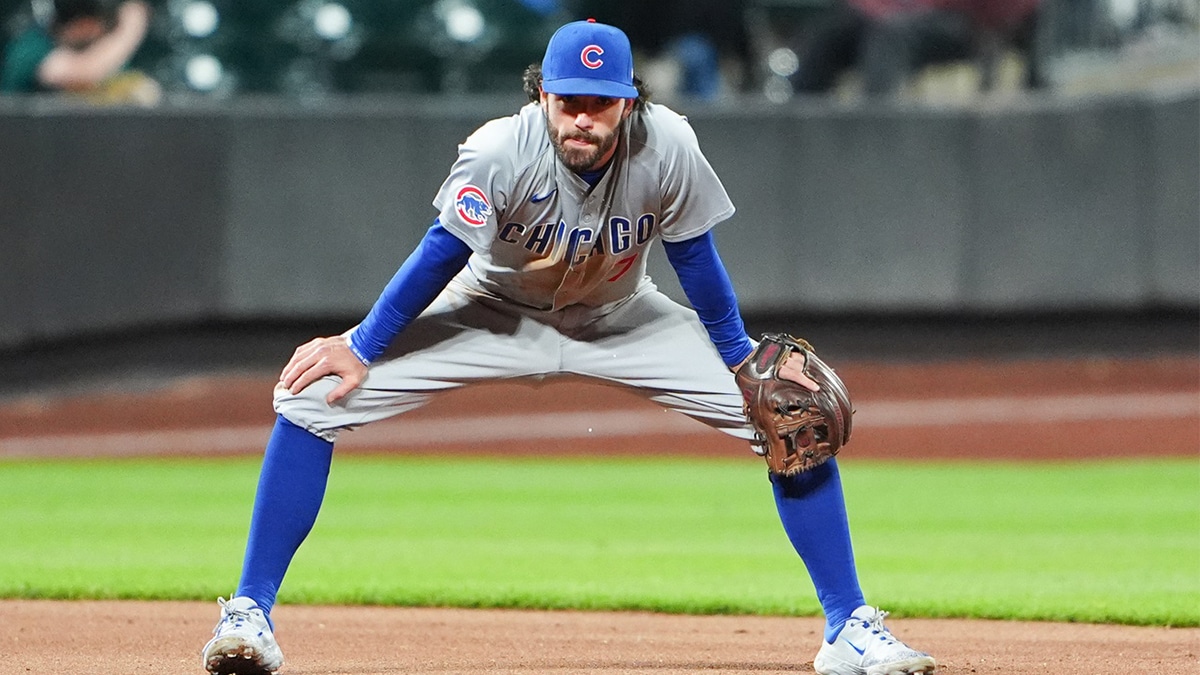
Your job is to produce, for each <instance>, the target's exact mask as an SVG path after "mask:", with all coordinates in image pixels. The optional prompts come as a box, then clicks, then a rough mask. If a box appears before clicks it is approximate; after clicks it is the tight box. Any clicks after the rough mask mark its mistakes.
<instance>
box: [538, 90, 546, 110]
mask: <svg viewBox="0 0 1200 675" xmlns="http://www.w3.org/2000/svg"><path fill="white" fill-rule="evenodd" d="M538 102H539V103H540V104H541V105H542V107H545V105H546V90H545V89H542V85H540V84H539V85H538Z"/></svg>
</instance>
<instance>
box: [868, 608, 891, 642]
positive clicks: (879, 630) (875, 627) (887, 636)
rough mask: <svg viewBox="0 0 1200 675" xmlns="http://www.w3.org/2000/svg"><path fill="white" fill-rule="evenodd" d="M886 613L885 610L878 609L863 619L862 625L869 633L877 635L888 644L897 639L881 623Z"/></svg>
mask: <svg viewBox="0 0 1200 675" xmlns="http://www.w3.org/2000/svg"><path fill="white" fill-rule="evenodd" d="M887 615H888V613H887V612H885V611H883V610H878V611H876V612H875V614H874V616H872V617H871V618H870V619H864V620H863V622H862V627H863V628H864V629H866V630H869V631H871V635H878V636H879V639H880V640H882V641H884V642H886V643H887V644H889V645H894V644H896V643H897V642H898V640H896V636H894V635H892V632H891V631H890V630H888V629H887V626H884V625H883V620H884V619H885V618H887Z"/></svg>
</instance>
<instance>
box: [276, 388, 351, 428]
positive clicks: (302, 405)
mask: <svg viewBox="0 0 1200 675" xmlns="http://www.w3.org/2000/svg"><path fill="white" fill-rule="evenodd" d="M336 386H337V382H336V381H334V380H331V379H330V378H322V379H320V380H317V381H316V382H314V383H312V384H311V385H309V386H307V387H305V388H304V389H303V390H301V391H300V392H299V393H296V394H293V393H292V392H290V391H288V388H287V387H285V386H283V384H282V383H280V384H277V385H275V401H274V406H275V412H276V413H278V414H280V415H282V416H283V417H284V418H285V419H287V420H288V421H289V422H291V423H292V424H295V425H296V426H298V427H301V428H303V429H307V430H308V431H309V432H311V433H313V434H314V435H316V436H319V437H321V438H323V439H325V440H327V441H335V440H337V433H338V429H339V423H338V422H337V420H336V411H335V410H334V409H333V408H331V407H330V406H329V404H328V403H326V402H325V397H326V396H327V395H328V394H329V392H330V391H332V390H333V388H334V387H336Z"/></svg>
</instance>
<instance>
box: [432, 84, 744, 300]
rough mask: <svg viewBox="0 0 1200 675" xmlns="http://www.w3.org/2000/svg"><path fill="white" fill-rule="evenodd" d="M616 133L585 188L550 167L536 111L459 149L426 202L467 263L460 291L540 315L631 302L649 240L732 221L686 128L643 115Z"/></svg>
mask: <svg viewBox="0 0 1200 675" xmlns="http://www.w3.org/2000/svg"><path fill="white" fill-rule="evenodd" d="M623 125H624V129H623V133H622V134H621V136H622V140H621V142H620V144H619V146H618V148H617V154H616V155H615V156H614V158H613V162H612V164H611V166H610V167H609V169H608V171H607V172H606V173H605V174H604V176H603V177H602V178H601V179H600V182H599V183H597V184H596V185H595V187H590V186H589V185H588V184H587V183H586V182H584V180H583V179H582V178H580V177H579V176H578V175H577V174H576V173H574V172H573V171H571V170H569V169H567V168H565V167H564V166H563V165H562V163H561V162H559V161H557V158H556V156H555V151H554V146H553V145H551V143H550V139H549V137H548V135H547V133H546V119H545V116H544V114H543V112H542V108H541V107H540V106H538V105H537V104H533V103H531V104H529V105H527V106H525V107H524V108H522V109H521V111H520V112H519V113H518V114H516V115H513V116H511V117H507V118H503V119H498V120H493V121H491V122H489V123H487V124H485V125H484V126H482V127H481V128H480V129H479V130H478V131H476V132H475V133H474V134H472V135H471V136H470V137H469V138H467V140H466V142H464V143H463V144H462V145H460V146H459V151H458V161H457V162H455V163H454V167H453V168H452V169H451V171H450V175H449V177H448V178H447V179H446V181H445V183H443V184H442V187H441V190H440V191H439V192H438V194H437V198H436V199H434V202H433V204H434V206H435V207H436V208H437V209H438V211H439V213H440V219H441V223H442V226H443V227H445V228H446V229H447V230H449V231H450V232H453V233H454V234H455V235H456V236H458V237H459V238H460V239H462V240H463V241H465V242H466V243H467V244H468V245H470V247H471V248H472V249H473V250H474V252H475V255H474V256H472V258H471V261H470V263H468V268H467V270H466V271H465V272H466V273H464V274H463V275H460V280H463V281H465V282H466V283H467V284H468V285H477V286H478V288H480V289H481V290H483V291H486V292H488V293H492V294H494V295H497V296H500V297H504V298H508V299H510V300H513V301H516V302H519V303H522V304H524V305H528V306H530V307H536V308H539V309H549V310H553V309H560V308H562V307H567V306H569V305H574V304H583V305H589V306H597V305H602V304H605V303H608V302H612V301H614V300H618V299H620V298H624V297H628V296H630V295H632V294H633V292H634V290H635V289H636V288H637V284H638V282H639V281H640V280H641V278H642V277H643V276H644V275H645V272H646V254H647V250H648V248H649V246H650V244H651V243H652V242H653V241H654V239H655V238H656V237H662V238H663V239H664V240H666V241H681V240H684V239H690V238H692V237H695V236H697V235H700V234H703V233H704V232H706V231H707V230H708V229H709V228H711V227H712V226H713V225H715V224H716V223H718V222H720V221H722V220H724V219H726V218H728V217H729V216H731V215H733V211H734V208H733V203H732V202H730V200H729V196H728V195H727V194H726V193H725V188H724V186H722V185H721V181H720V180H719V179H718V178H717V175H716V173H715V172H714V171H713V169H712V167H711V166H710V165H709V163H708V160H706V159H705V158H704V155H703V154H701V152H700V147H699V144H698V143H697V141H696V135H695V133H694V132H693V131H692V128H691V126H690V125H688V123H687V120H686V119H685V118H684V117H682V116H680V115H679V114H677V113H675V112H673V111H671V110H670V109H669V108H666V107H663V106H661V105H656V104H649V105H647V106H646V109H645V110H644V111H642V112H640V113H635V114H633V115H630V116H629V118H628V119H627V120H625V122H623Z"/></svg>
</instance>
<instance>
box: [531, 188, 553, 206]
mask: <svg viewBox="0 0 1200 675" xmlns="http://www.w3.org/2000/svg"><path fill="white" fill-rule="evenodd" d="M555 192H558V188H554V189H553V190H551V191H549V192H547V193H546V194H544V195H542V196H540V197H539V196H538V195H537V194H534V195H533V196H532V197H530V198H529V201H530V203H533V204H537V203H538V202H544V201H546V200H547V199H550V195H552V194H554V193H555Z"/></svg>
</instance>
